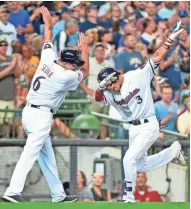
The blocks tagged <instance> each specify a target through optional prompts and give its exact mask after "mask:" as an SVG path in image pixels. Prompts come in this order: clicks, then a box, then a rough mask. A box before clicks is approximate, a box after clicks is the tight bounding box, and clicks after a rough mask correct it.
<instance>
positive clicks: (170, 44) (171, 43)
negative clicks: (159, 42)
mask: <svg viewBox="0 0 191 209" xmlns="http://www.w3.org/2000/svg"><path fill="white" fill-rule="evenodd" d="M173 43H174V41H173V40H171V39H170V38H168V39H167V41H165V43H164V44H163V47H164V48H165V49H170V47H171V46H172V45H173Z"/></svg>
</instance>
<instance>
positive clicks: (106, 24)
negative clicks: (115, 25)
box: [98, 2, 112, 29]
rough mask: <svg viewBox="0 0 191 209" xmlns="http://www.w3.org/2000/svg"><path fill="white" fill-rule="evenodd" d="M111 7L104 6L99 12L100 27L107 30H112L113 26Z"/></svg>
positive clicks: (108, 5)
mask: <svg viewBox="0 0 191 209" xmlns="http://www.w3.org/2000/svg"><path fill="white" fill-rule="evenodd" d="M110 10H111V6H110V3H109V2H108V3H105V4H103V5H102V6H101V7H100V8H99V11H98V17H99V19H98V20H99V25H100V26H101V27H103V28H105V29H110V28H111V26H112V19H111V13H110Z"/></svg>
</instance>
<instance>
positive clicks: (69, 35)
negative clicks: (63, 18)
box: [56, 19, 79, 53]
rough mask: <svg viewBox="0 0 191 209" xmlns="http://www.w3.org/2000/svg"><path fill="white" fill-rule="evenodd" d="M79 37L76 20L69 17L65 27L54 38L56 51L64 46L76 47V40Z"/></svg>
mask: <svg viewBox="0 0 191 209" xmlns="http://www.w3.org/2000/svg"><path fill="white" fill-rule="evenodd" d="M78 37H79V27H78V21H77V20H76V19H70V20H68V21H67V22H66V29H65V31H62V32H61V33H60V35H59V37H58V39H57V40H56V41H57V43H58V48H57V51H58V53H59V52H60V51H61V50H63V49H64V48H65V47H73V48H75V47H77V44H78V43H77V41H78Z"/></svg>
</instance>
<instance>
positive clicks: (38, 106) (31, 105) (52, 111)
mask: <svg viewBox="0 0 191 209" xmlns="http://www.w3.org/2000/svg"><path fill="white" fill-rule="evenodd" d="M27 105H28V106H30V107H33V108H37V109H42V110H43V109H44V110H45V109H46V110H49V111H50V112H51V113H52V114H53V113H54V110H53V109H50V108H48V107H45V106H42V105H34V104H27ZM41 107H42V108H41Z"/></svg>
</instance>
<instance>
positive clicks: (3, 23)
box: [0, 5, 17, 56]
mask: <svg viewBox="0 0 191 209" xmlns="http://www.w3.org/2000/svg"><path fill="white" fill-rule="evenodd" d="M8 18H9V10H8V8H7V6H6V5H2V6H1V7H0V39H6V40H7V41H8V49H7V55H8V56H11V55H12V51H13V49H12V44H14V41H16V40H17V33H16V29H15V26H14V25H12V24H11V23H10V22H8Z"/></svg>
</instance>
